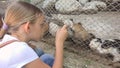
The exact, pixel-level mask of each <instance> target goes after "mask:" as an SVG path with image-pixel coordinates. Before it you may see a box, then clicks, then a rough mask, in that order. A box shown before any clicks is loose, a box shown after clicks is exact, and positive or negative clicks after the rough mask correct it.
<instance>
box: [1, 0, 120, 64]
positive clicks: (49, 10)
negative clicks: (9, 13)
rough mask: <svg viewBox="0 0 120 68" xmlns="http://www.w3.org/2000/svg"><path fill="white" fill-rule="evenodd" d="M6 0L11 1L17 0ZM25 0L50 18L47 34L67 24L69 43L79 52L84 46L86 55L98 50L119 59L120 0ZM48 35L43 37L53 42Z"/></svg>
mask: <svg viewBox="0 0 120 68" xmlns="http://www.w3.org/2000/svg"><path fill="white" fill-rule="evenodd" d="M6 1H7V2H8V3H9V4H10V3H11V2H13V1H15V0H6ZM23 1H26V2H29V3H31V4H33V5H35V6H37V7H38V8H40V9H42V10H43V12H44V13H45V15H46V19H47V20H48V22H50V24H49V27H50V28H49V35H48V36H52V38H54V37H55V33H56V31H57V29H59V28H61V27H62V26H63V25H64V24H65V25H68V26H69V27H68V33H69V36H68V39H67V41H68V42H72V44H71V45H70V46H68V47H71V48H72V47H73V48H74V49H76V50H77V52H78V53H79V52H80V51H82V50H84V52H83V53H85V54H86V56H87V55H90V54H89V53H90V52H97V53H99V54H100V55H101V54H103V55H107V54H109V55H112V61H111V62H119V61H120V30H119V28H120V0H23ZM2 2H4V1H2ZM0 7H1V6H0ZM2 12H3V11H2ZM48 36H47V39H43V41H46V42H47V43H52V42H51V37H48ZM48 38H50V39H48ZM52 44H54V42H53V43H52ZM66 46H67V44H66ZM66 48H67V47H66ZM85 50H86V51H85ZM108 57H109V56H108ZM108 57H107V58H108ZM110 57H111V56H110ZM94 58H95V57H94ZM102 61H103V60H102ZM102 61H101V62H102ZM106 62H107V61H106ZM106 62H104V63H106Z"/></svg>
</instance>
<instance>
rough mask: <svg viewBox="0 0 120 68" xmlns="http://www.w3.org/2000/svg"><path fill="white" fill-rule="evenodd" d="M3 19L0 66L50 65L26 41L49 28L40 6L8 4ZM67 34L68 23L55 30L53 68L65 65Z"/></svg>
mask: <svg viewBox="0 0 120 68" xmlns="http://www.w3.org/2000/svg"><path fill="white" fill-rule="evenodd" d="M2 22H3V25H2V28H1V30H0V38H1V41H0V68H23V67H24V68H50V66H49V65H47V64H46V63H44V62H43V61H42V60H41V59H40V58H39V57H38V55H37V54H36V53H35V51H34V50H33V49H32V48H31V47H30V45H28V44H27V43H28V42H29V41H31V40H33V41H39V40H40V39H41V38H42V37H43V35H44V34H45V33H46V31H48V23H46V22H45V16H44V14H43V13H42V11H41V10H40V9H38V8H37V7H35V6H33V5H31V4H29V3H26V2H22V1H18V2H15V3H13V4H11V5H10V6H9V7H8V8H7V10H6V12H5V16H4V19H3V18H2ZM6 33H7V34H6ZM67 35H68V32H67V27H66V25H64V26H63V27H62V28H61V29H60V30H58V31H57V33H56V41H55V45H56V52H55V60H54V63H53V66H52V68H62V64H63V47H64V45H63V44H64V41H65V39H66V38H67ZM48 61H49V60H48Z"/></svg>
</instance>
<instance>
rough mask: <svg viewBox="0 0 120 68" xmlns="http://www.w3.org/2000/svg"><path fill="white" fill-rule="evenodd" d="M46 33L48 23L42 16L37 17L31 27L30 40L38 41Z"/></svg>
mask: <svg viewBox="0 0 120 68" xmlns="http://www.w3.org/2000/svg"><path fill="white" fill-rule="evenodd" d="M47 31H48V23H47V22H45V17H44V15H42V16H40V17H38V19H37V20H36V23H35V24H33V25H32V28H31V33H30V34H31V35H30V36H31V39H32V40H35V41H39V40H40V39H41V38H42V37H43V35H44V34H45V33H46V32H47Z"/></svg>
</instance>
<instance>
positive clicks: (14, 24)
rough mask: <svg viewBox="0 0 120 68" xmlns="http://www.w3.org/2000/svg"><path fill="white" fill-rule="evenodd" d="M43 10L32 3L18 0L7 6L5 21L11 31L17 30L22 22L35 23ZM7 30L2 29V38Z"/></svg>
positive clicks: (0, 35)
mask: <svg viewBox="0 0 120 68" xmlns="http://www.w3.org/2000/svg"><path fill="white" fill-rule="evenodd" d="M41 14H42V11H41V10H40V9H39V8H37V7H35V6H34V5H32V4H29V3H27V2H23V1H17V2H14V3H12V4H11V5H10V6H8V7H7V10H6V12H5V17H4V22H5V23H6V24H7V25H8V27H9V28H8V30H9V32H11V31H15V30H16V29H17V28H18V27H19V26H20V25H21V24H23V23H25V22H28V21H32V22H31V23H34V21H35V20H36V18H37V17H38V15H39V16H40V15H41ZM6 31H7V30H4V29H1V31H0V37H1V38H2V37H3V36H4V34H5V33H6Z"/></svg>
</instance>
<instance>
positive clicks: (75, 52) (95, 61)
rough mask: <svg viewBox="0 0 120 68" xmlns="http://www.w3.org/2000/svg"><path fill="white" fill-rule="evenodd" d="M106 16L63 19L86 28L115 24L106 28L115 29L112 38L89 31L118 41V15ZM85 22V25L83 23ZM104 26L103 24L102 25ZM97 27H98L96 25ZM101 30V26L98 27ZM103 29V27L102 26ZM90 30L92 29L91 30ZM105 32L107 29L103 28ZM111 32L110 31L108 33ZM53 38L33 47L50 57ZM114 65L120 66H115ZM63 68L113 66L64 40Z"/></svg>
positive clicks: (107, 60) (91, 52)
mask: <svg viewBox="0 0 120 68" xmlns="http://www.w3.org/2000/svg"><path fill="white" fill-rule="evenodd" d="M2 6H4V5H2V3H0V13H4V11H3V9H4V8H2ZM105 14H106V15H108V14H107V13H105ZM106 15H104V14H103V15H101V14H99V15H98V16H96V15H87V16H86V15H83V16H80V15H77V16H76V15H72V16H68V15H67V16H64V17H63V18H64V19H67V18H75V19H74V20H75V21H76V22H79V21H80V22H82V24H83V26H84V27H86V26H87V25H90V24H91V22H92V23H93V22H99V23H101V22H103V20H104V21H106V22H107V23H106V24H109V23H110V22H116V23H114V25H113V24H112V26H107V27H109V28H110V27H113V26H114V27H116V28H115V29H112V31H114V30H116V31H115V32H116V33H114V32H113V34H114V36H112V35H113V34H111V35H109V36H108V33H109V32H107V33H105V34H99V32H98V31H97V30H96V31H92V30H90V32H93V33H95V34H96V36H99V37H101V38H109V37H111V38H118V39H120V37H118V36H120V30H119V27H120V22H119V21H120V13H115V15H114V13H113V14H112V13H111V15H108V16H107V17H106V18H105V17H104V16H106ZM56 18H57V17H56ZM84 22H86V23H84ZM103 25H104V24H103ZM91 27H94V29H96V27H95V26H90V27H86V29H87V30H88V29H90V28H91ZM98 27H99V25H98ZM100 28H101V26H100ZM102 28H103V26H102ZM91 29H92V28H91ZM104 29H105V30H106V31H107V29H106V28H104ZM110 32H111V31H110ZM54 41H55V40H54V37H48V38H47V40H46V39H45V40H44V39H43V40H42V41H39V42H32V43H33V44H34V45H36V46H38V47H40V48H42V49H43V50H44V51H45V52H46V53H50V54H52V55H54V52H55V46H54ZM115 65H120V64H119V63H118V64H115ZM64 68H115V67H113V65H111V59H109V58H108V57H107V56H102V55H98V54H97V53H94V52H93V51H91V50H90V49H89V48H85V47H84V46H80V45H79V44H77V43H74V42H73V41H71V40H66V42H65V47H64ZM116 68H120V67H116Z"/></svg>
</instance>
